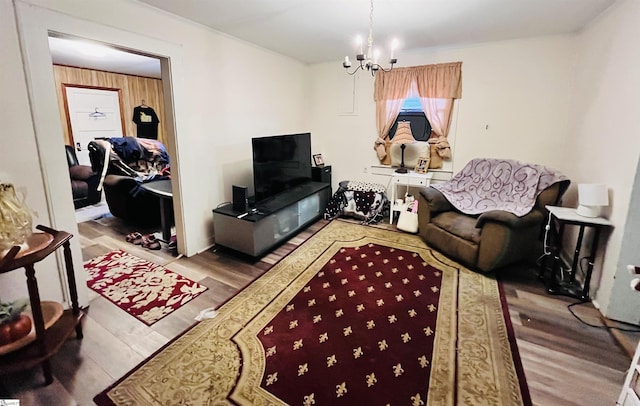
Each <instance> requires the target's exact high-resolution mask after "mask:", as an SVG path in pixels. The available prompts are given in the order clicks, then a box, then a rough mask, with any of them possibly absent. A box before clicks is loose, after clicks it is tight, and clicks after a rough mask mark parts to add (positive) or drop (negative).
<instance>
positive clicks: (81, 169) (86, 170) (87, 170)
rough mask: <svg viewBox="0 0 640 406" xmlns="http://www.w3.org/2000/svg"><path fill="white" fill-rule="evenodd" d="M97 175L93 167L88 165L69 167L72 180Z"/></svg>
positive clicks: (85, 178)
mask: <svg viewBox="0 0 640 406" xmlns="http://www.w3.org/2000/svg"><path fill="white" fill-rule="evenodd" d="M93 175H95V173H94V172H93V169H91V167H90V166H86V165H75V166H72V167H70V168H69V176H71V180H87V179H89V178H90V177H92V176H93Z"/></svg>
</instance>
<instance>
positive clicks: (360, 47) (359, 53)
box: [356, 35, 363, 55]
mask: <svg viewBox="0 0 640 406" xmlns="http://www.w3.org/2000/svg"><path fill="white" fill-rule="evenodd" d="M356 46H357V48H358V55H362V53H363V52H362V37H361V36H359V35H358V36H357V37H356Z"/></svg>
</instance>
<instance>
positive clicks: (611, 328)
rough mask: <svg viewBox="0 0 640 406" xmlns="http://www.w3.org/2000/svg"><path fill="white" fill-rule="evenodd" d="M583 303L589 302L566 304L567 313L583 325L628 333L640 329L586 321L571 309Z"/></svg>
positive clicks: (637, 331)
mask: <svg viewBox="0 0 640 406" xmlns="http://www.w3.org/2000/svg"><path fill="white" fill-rule="evenodd" d="M584 303H589V302H575V303H571V304H570V305H567V309H568V310H569V313H571V315H572V316H573V317H575V318H576V319H578V321H579V322H580V323H582V324H585V325H587V326H589V327H595V328H606V329H607V330H619V331H625V332H628V333H640V329H626V328H622V327H615V326H607V325H605V324H602V325H597V324H591V323H587V322H586V321H584V320H582V319H581V318H580V317H578V315H577V314H575V313H574V312H573V309H572V307H573V306H576V305H579V304H584Z"/></svg>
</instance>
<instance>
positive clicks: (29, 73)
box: [14, 1, 189, 305]
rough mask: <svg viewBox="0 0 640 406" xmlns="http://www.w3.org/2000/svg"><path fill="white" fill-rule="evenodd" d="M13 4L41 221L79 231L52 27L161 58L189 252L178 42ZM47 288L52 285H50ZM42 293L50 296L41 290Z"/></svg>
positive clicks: (77, 255) (180, 233)
mask: <svg viewBox="0 0 640 406" xmlns="http://www.w3.org/2000/svg"><path fill="white" fill-rule="evenodd" d="M14 4H15V10H16V22H17V26H18V34H19V37H20V47H21V50H22V59H23V65H24V67H25V79H26V82H27V89H28V94H29V104H30V108H31V115H32V120H33V126H34V132H35V140H36V145H37V149H38V154H39V160H40V170H41V173H42V181H43V188H44V194H45V196H46V199H47V209H48V210H47V213H46V215H48V218H47V216H45V213H40V221H42V222H47V221H48V222H49V226H50V227H52V228H54V229H62V230H67V231H69V232H71V233H72V234H75V235H77V234H78V227H77V224H76V219H75V213H74V209H73V201H72V198H71V190H70V185H69V182H68V181H67V178H68V176H69V175H68V169H67V163H66V157H65V154H64V147H63V144H64V141H63V135H62V123H61V122H60V115H59V107H58V99H57V95H56V88H55V80H54V75H53V62H52V59H51V54H50V51H49V41H48V38H49V33H50V32H56V33H64V34H65V35H70V36H75V37H80V38H87V39H91V40H94V41H99V42H103V43H107V44H113V45H114V46H118V47H119V48H122V49H126V50H131V51H133V52H136V53H141V54H147V55H150V56H153V57H157V58H160V60H161V66H162V80H163V90H164V91H165V92H166V93H165V94H164V95H165V97H164V99H165V106H166V107H168V109H167V110H166V115H167V120H166V121H167V123H166V131H167V149H168V151H169V154H170V156H172V162H173V165H172V187H173V191H174V211H175V214H176V216H175V227H176V236H177V238H178V247H179V251H180V252H181V253H187V254H188V253H189V248H188V247H187V244H186V243H187V241H186V239H185V235H186V230H185V220H184V207H183V196H182V188H181V187H180V184H181V183H182V182H181V179H180V161H181V160H180V154H179V148H178V139H177V136H176V134H177V133H178V129H179V128H181V127H182V126H183V125H184V124H182V120H181V119H180V118H179V117H180V116H181V115H180V114H179V111H183V109H184V108H183V105H184V100H185V98H184V97H183V96H182V90H181V89H182V86H180V85H179V80H180V79H179V78H181V77H183V69H184V68H183V65H182V62H181V61H182V48H181V46H179V45H176V44H172V43H168V42H166V41H161V40H158V39H155V38H150V37H146V36H144V35H141V34H137V33H134V32H131V31H124V30H121V29H118V28H114V27H110V26H106V25H102V24H99V23H95V22H92V21H87V20H81V19H79V18H76V17H72V16H69V15H66V14H62V13H59V12H56V11H52V10H48V9H44V8H41V7H38V6H34V5H32V4H27V3H24V2H21V1H15V3H14ZM169 62H171V63H169ZM169 68H170V69H169ZM185 110H186V109H185ZM58 150H59V151H60V153H51V151H58ZM70 242H71V251H72V253H73V266H74V268H75V269H77V270H81V269H83V261H82V252H81V248H80V242H79V239H78V238H73V239H71V241H70ZM56 261H57V264H58V273H59V279H60V281H61V283H60V286H59V287H58V290H62V293H63V296H64V298H65V300H66V301H67V302H68V292H66V288H65V284H64V283H62V281H63V280H64V274H63V272H64V271H63V270H64V269H65V268H64V265H63V264H64V262H63V258H62V255H61V254H59V255H56ZM75 275H76V284H77V286H78V289H79V292H78V296H79V300H80V303H81V305H88V288H87V285H86V274H85V273H84V272H76V273H75ZM51 289H55V287H51ZM52 295H55V293H53V294H52ZM43 296H49V295H48V294H46V293H45V292H43Z"/></svg>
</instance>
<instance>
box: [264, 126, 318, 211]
mask: <svg viewBox="0 0 640 406" xmlns="http://www.w3.org/2000/svg"><path fill="white" fill-rule="evenodd" d="M252 147H253V186H254V189H255V202H256V203H259V202H260V201H262V200H265V199H267V198H269V197H271V196H274V195H277V194H278V193H281V192H284V191H286V190H289V189H291V188H293V187H294V186H296V185H299V184H301V183H303V182H306V181H309V180H311V133H303V134H288V135H275V136H270V137H258V138H253V139H252Z"/></svg>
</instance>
